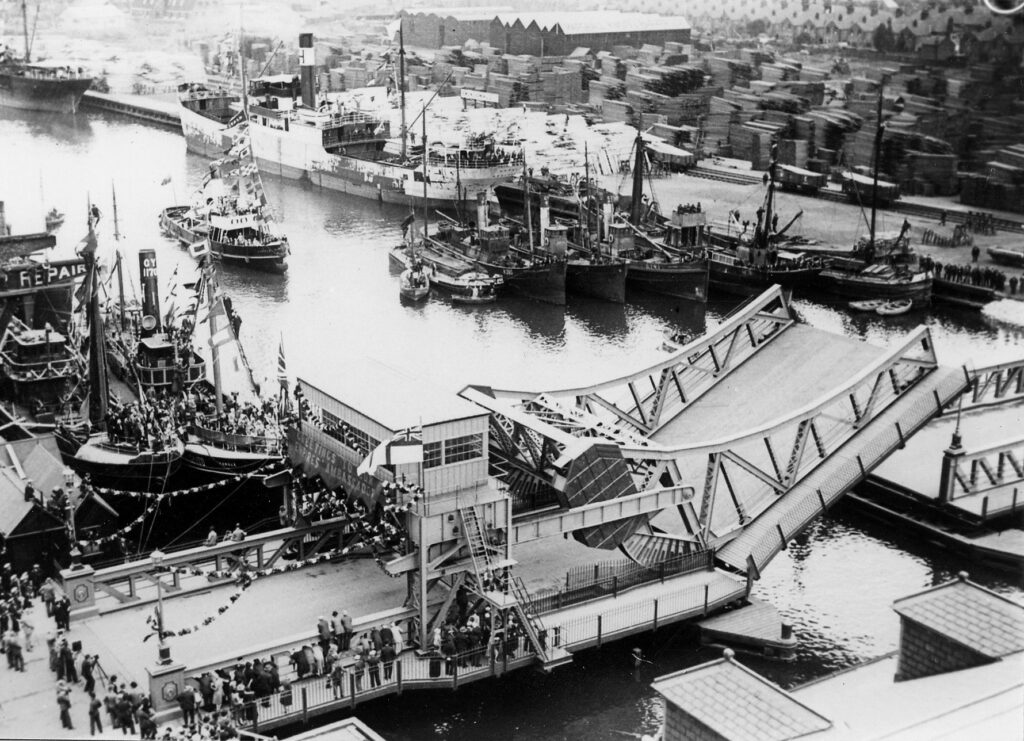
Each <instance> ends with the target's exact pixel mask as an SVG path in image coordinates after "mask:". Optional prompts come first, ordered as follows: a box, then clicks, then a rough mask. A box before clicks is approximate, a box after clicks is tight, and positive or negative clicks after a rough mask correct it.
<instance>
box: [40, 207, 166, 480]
mask: <svg viewBox="0 0 1024 741" xmlns="http://www.w3.org/2000/svg"><path fill="white" fill-rule="evenodd" d="M94 228H95V221H94V219H93V218H90V219H89V231H88V235H87V236H86V239H85V242H84V245H83V247H82V249H81V250H80V255H81V257H82V258H83V260H84V261H85V265H86V282H85V286H86V289H87V290H86V295H87V296H88V301H87V303H86V317H87V324H88V327H89V343H88V348H89V353H88V356H89V357H88V369H89V373H88V379H89V386H88V388H89V392H88V403H87V407H88V409H87V412H86V413H85V414H83V417H84V419H83V418H81V417H79V418H71V419H66V420H62V421H61V422H60V423H59V424H58V425H57V428H56V430H55V436H56V439H57V445H58V447H59V449H60V452H61V456H62V457H63V458H64V460H65V462H66V463H67V464H68V465H69V466H71V468H72V469H74V470H75V471H76V472H78V473H79V474H80V475H85V474H88V475H89V476H90V477H91V479H92V481H93V482H94V483H95V484H97V485H100V486H109V487H114V488H117V489H124V490H131V491H159V490H162V489H164V488H165V486H166V482H167V479H168V478H169V477H171V476H172V475H173V474H174V473H175V472H176V471H177V470H178V468H179V467H180V465H181V457H182V453H183V452H184V444H183V443H182V441H181V440H180V439H179V438H178V437H177V436H176V435H174V434H167V433H166V432H165V431H164V430H162V429H157V430H155V431H153V432H150V431H147V430H146V429H145V428H144V427H142V426H141V425H140V426H139V427H138V428H136V429H132V430H129V429H127V427H126V428H123V429H121V428H119V430H118V431H115V430H113V429H110V424H111V421H112V415H111V414H110V411H111V410H110V407H109V403H110V402H109V393H108V388H109V387H108V379H107V351H106V336H105V332H104V329H103V315H102V313H101V312H100V304H99V296H100V280H99V269H98V264H97V260H96V247H97V242H96V235H95V230H94ZM154 280H155V274H154Z"/></svg>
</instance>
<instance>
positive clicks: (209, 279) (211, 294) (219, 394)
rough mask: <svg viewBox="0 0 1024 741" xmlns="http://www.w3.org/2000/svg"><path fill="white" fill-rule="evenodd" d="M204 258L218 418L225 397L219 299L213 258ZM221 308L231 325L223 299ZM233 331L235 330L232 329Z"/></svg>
mask: <svg viewBox="0 0 1024 741" xmlns="http://www.w3.org/2000/svg"><path fill="white" fill-rule="evenodd" d="M204 259H205V261H206V270H207V271H208V272H207V276H206V295H207V297H208V300H209V302H210V314H209V319H210V360H211V361H212V362H213V398H214V403H215V404H216V405H217V418H218V419H220V417H221V415H222V414H223V413H224V398H223V391H222V389H221V380H220V345H219V344H218V342H217V333H218V331H219V330H220V328H219V327H214V326H213V324H214V322H213V315H214V312H215V311H216V303H217V300H218V299H217V297H216V291H215V290H214V285H213V283H214V273H213V260H212V259H211V258H210V256H209V255H207V256H206V257H205V258H204ZM220 310H221V313H222V314H223V315H224V316H223V318H222V321H224V322H227V323H228V324H229V325H230V322H231V318H230V317H229V316H228V315H227V310H226V307H225V306H224V302H223V301H221V307H220ZM232 331H234V330H233V329H232Z"/></svg>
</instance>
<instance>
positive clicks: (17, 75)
mask: <svg viewBox="0 0 1024 741" xmlns="http://www.w3.org/2000/svg"><path fill="white" fill-rule="evenodd" d="M21 22H22V30H23V35H24V38H25V53H24V55H23V56H22V58H21V59H18V58H17V57H16V56H15V54H14V50H13V49H11V48H6V47H4V46H3V45H2V44H0V108H18V109H21V110H28V111H49V112H51V113H75V112H76V111H77V110H78V104H79V102H80V101H81V100H82V96H83V95H85V91H86V90H88V89H89V87H90V86H91V85H92V78H91V77H89V76H88V75H86V74H84V73H83V72H82V69H81V68H78V69H73V68H71V67H68V66H56V65H50V64H45V65H44V64H32V63H31V62H32V44H31V41H30V40H29V31H28V7H27V5H26V2H25V0H22V2H21Z"/></svg>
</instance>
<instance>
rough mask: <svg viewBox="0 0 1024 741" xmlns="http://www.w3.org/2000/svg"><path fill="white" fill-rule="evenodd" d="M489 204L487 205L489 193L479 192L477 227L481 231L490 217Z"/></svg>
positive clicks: (477, 196)
mask: <svg viewBox="0 0 1024 741" xmlns="http://www.w3.org/2000/svg"><path fill="white" fill-rule="evenodd" d="M487 212H488V206H487V194H486V193H477V194H476V228H477V231H480V230H481V229H483V228H484V227H485V226H487V224H488V222H489V221H490V219H489V218H488V213H487Z"/></svg>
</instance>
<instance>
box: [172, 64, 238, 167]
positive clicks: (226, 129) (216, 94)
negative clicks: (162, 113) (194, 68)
mask: <svg viewBox="0 0 1024 741" xmlns="http://www.w3.org/2000/svg"><path fill="white" fill-rule="evenodd" d="M178 102H179V103H181V109H180V110H179V111H178V113H179V116H180V118H181V133H182V134H183V135H184V136H185V146H186V147H187V148H188V151H190V152H195V153H196V154H201V155H203V156H205V157H213V158H218V157H223V156H224V153H225V152H227V151H228V150H229V149H231V145H232V144H233V140H234V135H235V134H236V133H237V130H238V124H239V123H241V121H242V120H243V119H244V118H245V116H244V114H243V113H242V104H241V98H240V96H238V95H237V94H235V93H233V92H231V91H229V90H223V89H220V90H213V89H210V88H208V87H206V86H205V85H202V84H199V83H194V82H186V83H183V84H181V85H179V86H178Z"/></svg>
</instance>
